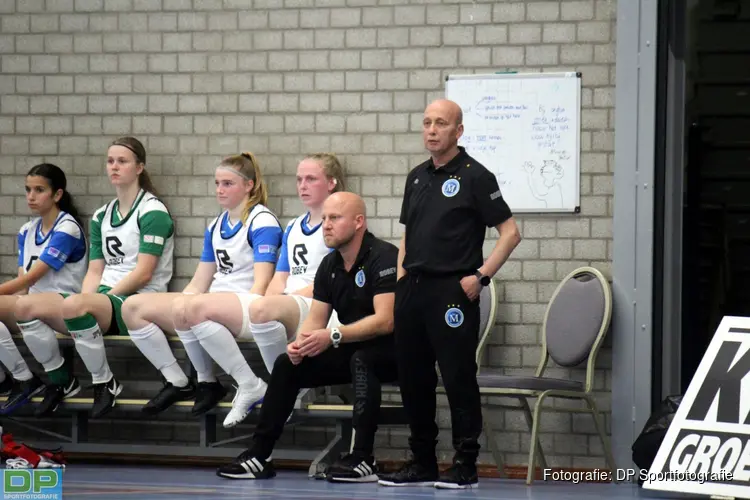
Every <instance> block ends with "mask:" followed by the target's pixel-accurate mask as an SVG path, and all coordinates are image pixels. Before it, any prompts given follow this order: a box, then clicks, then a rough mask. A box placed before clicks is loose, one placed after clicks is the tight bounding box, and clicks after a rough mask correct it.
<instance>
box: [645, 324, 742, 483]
mask: <svg viewBox="0 0 750 500" xmlns="http://www.w3.org/2000/svg"><path fill="white" fill-rule="evenodd" d="M749 389H750V318H743V317H736V316H725V317H724V318H723V319H722V321H721V324H720V325H719V327H718V328H717V330H716V333H715V334H714V336H713V339H712V340H711V344H710V345H709V346H708V349H706V353H705V354H704V356H703V359H702V360H701V363H700V365H699V366H698V369H697V370H696V371H695V375H694V376H693V379H692V380H691V381H690V385H689V386H688V389H687V391H686V392H685V396H684V397H683V398H682V401H681V402H680V406H679V407H678V408H677V412H676V413H675V416H674V419H673V420H672V422H671V424H670V425H669V428H668V430H667V434H666V435H665V436H664V440H663V441H662V443H661V446H660V447H659V451H658V452H657V454H656V457H655V458H654V461H653V463H652V465H651V467H650V468H649V470H648V471H644V470H641V474H640V479H643V480H644V482H643V487H644V488H646V489H651V490H661V491H674V492H682V493H692V494H699V495H712V496H721V497H735V498H750V425H748V424H750V390H749ZM644 472H645V474H644Z"/></svg>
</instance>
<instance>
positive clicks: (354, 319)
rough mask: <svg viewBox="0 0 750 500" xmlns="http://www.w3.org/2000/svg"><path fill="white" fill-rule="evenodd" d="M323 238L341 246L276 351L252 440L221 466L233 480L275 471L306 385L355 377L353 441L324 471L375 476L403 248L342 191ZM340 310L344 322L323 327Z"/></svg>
mask: <svg viewBox="0 0 750 500" xmlns="http://www.w3.org/2000/svg"><path fill="white" fill-rule="evenodd" d="M322 224H323V238H324V240H325V244H326V246H327V247H329V248H334V249H336V251H334V252H331V253H329V254H328V255H326V256H325V257H324V258H323V260H322V261H321V263H320V266H319V267H318V271H317V272H316V274H315V283H314V285H313V302H312V306H311V307H310V313H309V314H308V316H307V318H306V319H305V321H304V322H303V323H302V325H301V326H300V333H299V335H298V336H297V338H296V339H295V340H294V341H293V342H291V343H290V344H289V345H288V346H287V353H286V354H282V355H280V356H279V357H278V358H276V363H275V364H274V367H273V370H271V381H270V382H269V384H268V389H267V391H266V396H265V398H264V399H263V406H262V408H261V411H260V421H259V423H258V426H257V427H256V429H255V434H254V435H253V444H252V445H251V447H250V449H248V450H246V451H244V452H243V453H242V454H240V456H239V457H237V458H236V459H235V460H234V461H233V462H232V463H230V464H227V465H225V466H222V467H220V468H219V470H218V471H217V474H218V475H219V476H221V477H226V478H230V479H269V478H272V477H274V476H275V475H276V473H275V472H274V468H273V464H272V463H271V459H270V456H271V452H272V451H273V447H274V445H275V444H276V440H278V438H279V437H280V436H281V433H282V432H283V430H284V424H285V422H286V420H287V417H288V416H289V414H290V413H291V411H292V409H293V408H294V402H295V400H296V399H297V393H298V392H299V390H300V389H302V388H306V387H308V388H309V387H321V386H327V385H337V384H348V383H351V382H352V381H354V414H353V419H352V425H353V427H354V431H355V436H354V446H353V449H352V453H350V454H346V455H344V456H343V457H342V458H340V459H339V460H338V461H337V462H336V463H334V464H333V465H331V466H330V467H329V468H328V470H327V471H326V478H327V479H328V480H329V481H332V482H333V481H341V482H358V483H359V482H373V481H377V480H378V476H377V472H378V468H377V465H376V464H375V460H374V458H373V445H374V441H375V432H376V430H377V424H378V416H379V412H380V394H381V383H383V382H395V381H396V380H397V377H398V375H397V367H396V357H395V355H394V341H393V302H394V290H395V288H396V260H397V258H398V249H397V248H396V247H395V246H394V245H392V244H390V243H388V242H387V241H383V240H380V239H378V238H376V237H375V236H373V234H372V233H370V232H369V231H368V230H367V221H366V215H365V203H364V201H363V200H362V198H360V197H359V196H357V195H356V194H353V193H347V192H339V193H334V194H332V195H330V196H329V197H328V198H327V199H326V201H325V203H324V204H323V222H322ZM334 309H335V310H336V312H337V313H338V319H339V321H340V322H341V326H340V327H333V328H326V325H327V324H328V321H329V318H330V316H331V311H332V310H334Z"/></svg>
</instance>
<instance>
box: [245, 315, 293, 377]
mask: <svg viewBox="0 0 750 500" xmlns="http://www.w3.org/2000/svg"><path fill="white" fill-rule="evenodd" d="M250 331H251V332H252V333H253V338H254V339H255V345H257V346H258V350H259V351H260V355H261V357H263V362H264V363H265V364H266V368H267V369H268V373H271V370H273V364H274V363H275V362H276V358H278V357H279V356H280V355H281V354H286V344H287V337H286V328H284V325H283V324H282V323H281V322H279V321H269V322H268V323H250Z"/></svg>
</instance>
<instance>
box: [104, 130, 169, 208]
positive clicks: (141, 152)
mask: <svg viewBox="0 0 750 500" xmlns="http://www.w3.org/2000/svg"><path fill="white" fill-rule="evenodd" d="M110 146H123V147H126V148H128V149H129V150H130V151H132V153H133V155H135V161H137V162H138V163H141V164H142V165H143V170H141V173H140V174H138V186H139V187H140V188H141V189H143V190H144V191H146V192H147V193H151V194H153V195H154V196H156V197H158V196H159V193H158V192H157V191H156V188H155V187H154V183H153V182H152V181H151V177H149V175H148V172H146V148H145V147H144V146H143V144H142V143H141V141H139V140H138V139H136V138H135V137H130V136H127V137H120V138H119V139H115V140H114V141H112V144H110Z"/></svg>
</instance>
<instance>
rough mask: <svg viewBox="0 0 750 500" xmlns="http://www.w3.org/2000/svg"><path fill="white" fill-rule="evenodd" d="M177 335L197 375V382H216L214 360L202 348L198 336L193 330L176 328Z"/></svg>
mask: <svg viewBox="0 0 750 500" xmlns="http://www.w3.org/2000/svg"><path fill="white" fill-rule="evenodd" d="M177 336H178V337H180V340H181V341H182V346H183V347H184V348H185V352H186V353H187V356H188V359H189V360H190V362H191V363H192V364H193V367H194V368H195V371H196V373H197V376H198V383H200V382H216V375H214V361H213V359H211V356H209V355H208V353H207V352H206V350H205V349H203V346H201V344H200V342H198V338H197V337H196V336H195V334H194V333H193V331H192V330H177Z"/></svg>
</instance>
